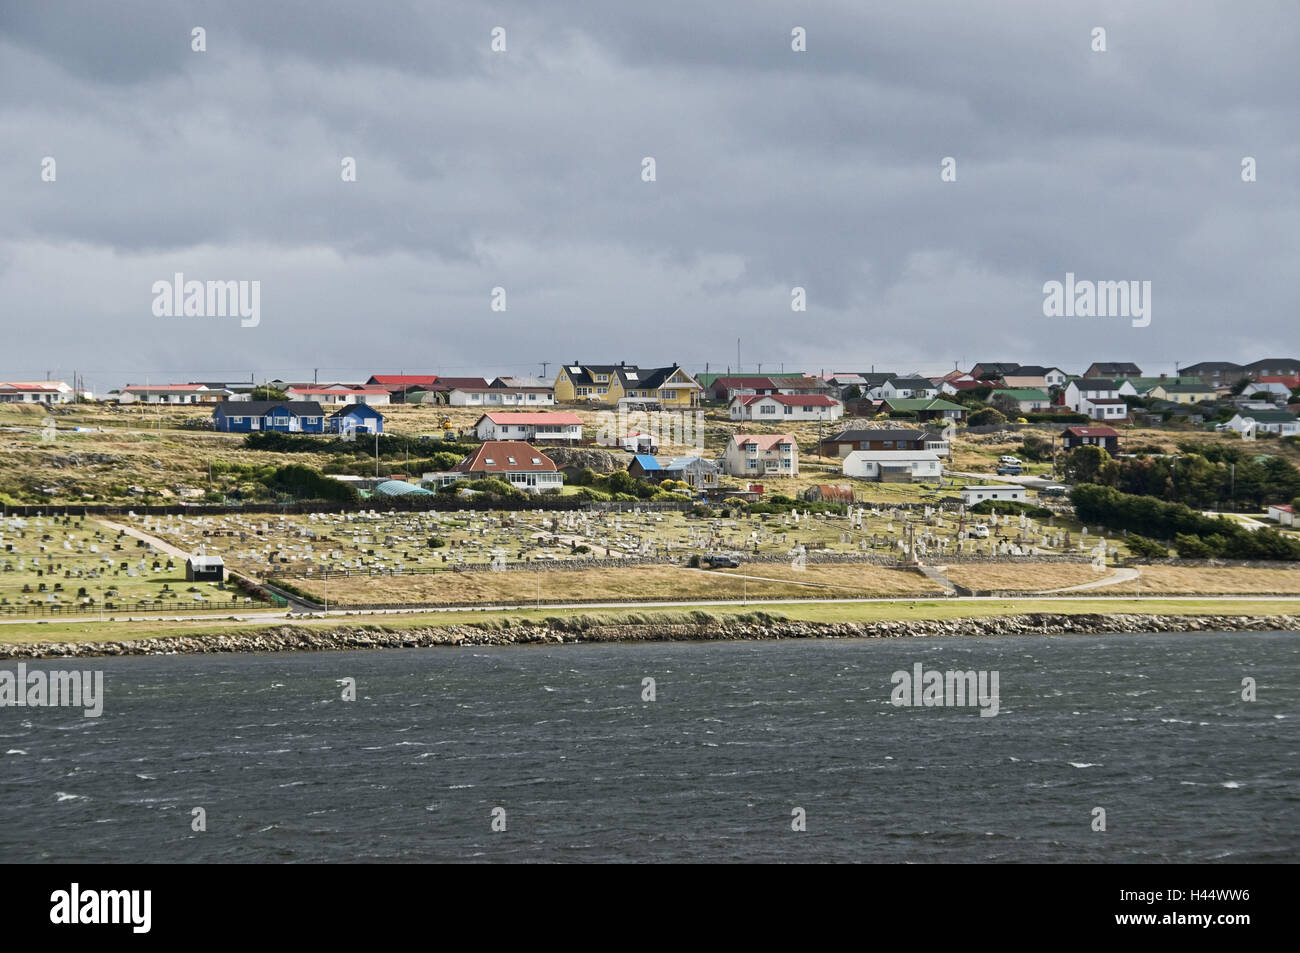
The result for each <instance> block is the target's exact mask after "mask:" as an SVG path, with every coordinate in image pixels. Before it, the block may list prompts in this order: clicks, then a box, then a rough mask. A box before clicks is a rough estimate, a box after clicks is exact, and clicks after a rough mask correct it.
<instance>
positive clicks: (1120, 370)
mask: <svg viewBox="0 0 1300 953" xmlns="http://www.w3.org/2000/svg"><path fill="white" fill-rule="evenodd" d="M1083 376H1084V379H1085V380H1093V379H1096V378H1099V377H1112V378H1113V377H1141V376H1142V368H1140V367H1138V366H1137V365H1136V364H1133V363H1131V362H1129V361H1097V362H1096V363H1093V364H1089V365H1088V369H1087V370H1086V371H1084V372H1083Z"/></svg>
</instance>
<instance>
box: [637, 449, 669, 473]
mask: <svg viewBox="0 0 1300 953" xmlns="http://www.w3.org/2000/svg"><path fill="white" fill-rule="evenodd" d="M632 459H633V460H635V461H636V462H637V463H639V464H641V469H642V470H662V469H663V467H662V466H660V465H659V461H658V460H656V459H655V458H654V457H652V456H650V454H648V453H638V454H637V455H636V456H635V457H633V458H632Z"/></svg>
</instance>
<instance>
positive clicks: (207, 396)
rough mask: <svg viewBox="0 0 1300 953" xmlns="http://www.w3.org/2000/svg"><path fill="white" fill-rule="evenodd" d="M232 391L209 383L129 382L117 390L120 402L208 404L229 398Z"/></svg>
mask: <svg viewBox="0 0 1300 953" xmlns="http://www.w3.org/2000/svg"><path fill="white" fill-rule="evenodd" d="M230 396H232V395H231V392H230V391H229V390H226V389H224V388H223V389H221V390H215V389H212V388H210V387H208V385H207V384H127V385H126V386H125V387H123V388H122V389H121V390H120V391H118V392H117V402H118V403H119V404H135V403H141V404H206V403H213V404H214V403H217V402H219V401H222V400H226V399H228V398H229V397H230Z"/></svg>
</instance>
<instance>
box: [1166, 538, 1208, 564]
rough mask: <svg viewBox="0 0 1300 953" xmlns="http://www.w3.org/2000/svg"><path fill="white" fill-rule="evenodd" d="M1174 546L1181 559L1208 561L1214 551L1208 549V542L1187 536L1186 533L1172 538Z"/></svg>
mask: <svg viewBox="0 0 1300 953" xmlns="http://www.w3.org/2000/svg"><path fill="white" fill-rule="evenodd" d="M1210 538H1211V539H1213V538H1214V537H1210ZM1174 546H1175V548H1177V550H1178V555H1179V556H1181V557H1182V558H1183V559H1209V558H1210V557H1212V556H1213V555H1214V550H1213V549H1211V548H1210V544H1209V543H1208V542H1205V541H1203V540H1202V539H1201V537H1199V536H1189V535H1187V534H1186V533H1179V534H1178V535H1177V536H1175V537H1174Z"/></svg>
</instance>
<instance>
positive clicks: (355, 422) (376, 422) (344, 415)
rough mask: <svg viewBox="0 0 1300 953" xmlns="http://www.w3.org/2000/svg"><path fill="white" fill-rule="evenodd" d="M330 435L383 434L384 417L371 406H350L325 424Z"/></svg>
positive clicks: (337, 412)
mask: <svg viewBox="0 0 1300 953" xmlns="http://www.w3.org/2000/svg"><path fill="white" fill-rule="evenodd" d="M325 423H326V430H328V431H329V432H330V433H383V432H384V415H383V414H381V413H380V412H379V411H377V410H375V408H373V407H371V406H370V405H369V404H349V405H348V406H346V407H344V408H343V409H342V410H336V411H335V412H334V413H332V414H330V415H329V419H328V420H327V421H326V422H325Z"/></svg>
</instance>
